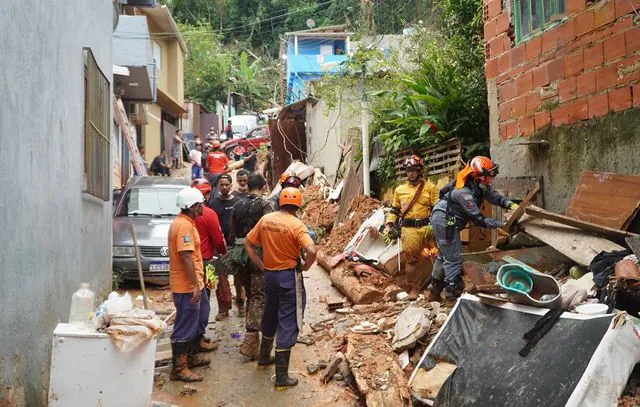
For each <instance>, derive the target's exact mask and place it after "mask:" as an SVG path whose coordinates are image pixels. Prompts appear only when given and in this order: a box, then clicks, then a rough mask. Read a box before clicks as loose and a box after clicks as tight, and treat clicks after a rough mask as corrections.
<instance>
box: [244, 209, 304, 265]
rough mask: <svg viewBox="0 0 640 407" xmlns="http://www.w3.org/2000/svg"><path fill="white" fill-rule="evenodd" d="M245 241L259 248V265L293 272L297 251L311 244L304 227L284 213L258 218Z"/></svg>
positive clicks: (297, 256) (298, 255)
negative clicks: (260, 249)
mask: <svg viewBox="0 0 640 407" xmlns="http://www.w3.org/2000/svg"><path fill="white" fill-rule="evenodd" d="M247 239H249V242H251V243H253V244H255V245H261V246H262V253H263V254H262V263H263V264H264V267H265V268H266V269H267V270H285V269H290V268H294V267H295V266H296V264H297V263H298V258H299V257H300V249H302V248H305V247H308V246H310V245H312V244H313V240H311V237H310V236H309V232H308V231H307V227H306V226H305V225H304V223H302V221H301V220H300V219H298V218H296V217H295V216H293V215H290V214H288V213H284V212H272V213H269V214H267V215H265V216H263V217H262V218H260V221H258V223H257V224H256V226H255V227H254V228H253V229H252V230H251V232H249V234H248V235H247Z"/></svg>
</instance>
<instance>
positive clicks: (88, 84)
mask: <svg viewBox="0 0 640 407" xmlns="http://www.w3.org/2000/svg"><path fill="white" fill-rule="evenodd" d="M83 52H84V172H85V191H86V192H87V193H89V194H91V195H93V196H95V197H97V198H100V199H102V200H103V201H108V200H109V198H110V196H111V191H110V183H111V160H110V157H111V154H110V152H111V151H110V146H109V141H110V136H111V132H110V130H109V125H110V116H111V114H110V113H111V103H110V100H111V92H110V90H109V89H110V87H109V81H107V78H106V77H105V76H104V74H103V73H102V71H101V70H100V68H99V67H98V64H97V63H96V60H95V58H94V57H93V53H92V52H91V49H90V48H84V50H83Z"/></svg>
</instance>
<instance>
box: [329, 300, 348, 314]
mask: <svg viewBox="0 0 640 407" xmlns="http://www.w3.org/2000/svg"><path fill="white" fill-rule="evenodd" d="M344 303H345V301H328V302H327V309H328V310H329V311H330V312H331V311H335V310H338V309H340V308H343V307H344Z"/></svg>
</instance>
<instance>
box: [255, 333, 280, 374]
mask: <svg viewBox="0 0 640 407" xmlns="http://www.w3.org/2000/svg"><path fill="white" fill-rule="evenodd" d="M272 349H273V338H267V337H266V336H264V335H262V341H261V342H260V358H259V359H258V367H267V366H271V365H273V364H274V363H275V362H276V360H275V359H274V358H272V357H271V350H272Z"/></svg>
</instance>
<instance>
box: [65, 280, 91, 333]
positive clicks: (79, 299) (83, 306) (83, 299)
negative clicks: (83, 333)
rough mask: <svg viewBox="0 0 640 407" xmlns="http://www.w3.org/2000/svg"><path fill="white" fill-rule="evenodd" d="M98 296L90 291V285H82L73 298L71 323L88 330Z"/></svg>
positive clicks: (70, 313)
mask: <svg viewBox="0 0 640 407" xmlns="http://www.w3.org/2000/svg"><path fill="white" fill-rule="evenodd" d="M95 299H96V295H95V294H94V293H93V291H91V290H90V289H89V283H82V284H80V288H79V289H78V291H76V292H75V293H73V295H72V296H71V311H70V312H69V323H70V324H72V325H77V326H78V327H81V328H87V327H88V324H89V320H90V319H91V314H92V313H93V311H94V310H95Z"/></svg>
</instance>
